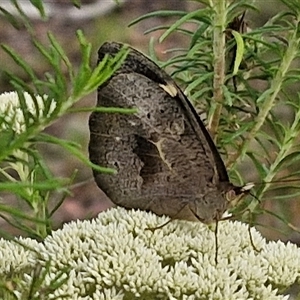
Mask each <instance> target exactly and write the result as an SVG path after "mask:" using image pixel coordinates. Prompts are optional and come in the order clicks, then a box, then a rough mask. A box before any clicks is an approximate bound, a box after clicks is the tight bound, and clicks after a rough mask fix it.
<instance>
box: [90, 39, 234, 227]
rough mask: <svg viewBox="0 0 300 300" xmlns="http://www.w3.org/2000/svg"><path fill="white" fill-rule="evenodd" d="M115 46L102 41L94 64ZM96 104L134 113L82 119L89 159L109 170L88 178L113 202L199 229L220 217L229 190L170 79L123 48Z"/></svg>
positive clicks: (209, 146)
mask: <svg viewBox="0 0 300 300" xmlns="http://www.w3.org/2000/svg"><path fill="white" fill-rule="evenodd" d="M121 47H122V45H121V44H118V43H105V44H104V45H103V46H102V47H101V48H100V50H99V60H101V59H103V57H104V55H105V54H110V55H115V54H116V53H117V52H118V51H119V50H120V49H121ZM97 106H106V107H123V108H137V111H138V112H137V113H135V114H131V115H127V114H126V115H125V114H116V113H115V114H112V113H98V112H93V113H92V115H91V117H90V123H89V125H90V131H91V138H90V144H89V152H90V159H91V161H92V162H94V163H95V164H98V165H100V166H105V167H110V168H114V169H116V170H117V174H116V175H107V174H101V173H97V172H94V176H95V180H96V182H97V184H98V186H99V187H100V188H101V189H102V190H103V191H104V192H105V193H106V194H107V195H108V197H109V198H110V199H111V200H112V201H113V202H114V203H115V204H117V205H120V206H124V207H127V208H139V209H143V210H151V211H153V212H154V213H156V214H159V215H162V214H166V215H169V216H171V217H176V218H182V219H187V220H196V219H198V220H201V221H203V222H206V223H209V222H212V221H213V220H217V219H219V218H220V216H221V215H222V214H223V212H224V211H225V210H226V208H227V206H228V201H227V200H226V197H225V194H226V192H228V191H229V190H230V189H233V185H231V183H230V182H229V180H228V175H227V172H226V169H225V167H224V164H223V161H222V159H221V157H220V155H219V153H218V152H217V149H216V147H215V145H214V143H213V141H212V140H211V138H210V136H209V133H208V132H207V131H206V129H205V127H204V125H203V123H202V122H201V120H200V118H199V117H198V115H197V114H196V112H195V110H194V109H193V107H192V105H191V104H190V103H189V101H188V99H187V98H186V97H185V96H184V94H183V93H182V91H181V90H180V89H179V88H178V87H177V85H176V84H175V82H174V81H173V80H172V79H171V77H169V76H168V75H167V74H166V73H165V72H164V71H163V70H161V69H160V68H159V67H158V66H157V65H156V64H155V63H153V62H152V61H151V60H149V59H147V58H146V57H145V56H144V55H142V54H141V53H139V52H138V51H136V50H134V49H131V50H130V53H129V55H128V56H127V58H126V60H125V62H124V64H123V66H122V67H121V68H120V69H119V70H118V71H117V72H116V73H115V74H114V75H113V76H112V77H111V78H110V79H109V80H108V81H107V82H106V83H105V84H104V85H102V86H100V87H99V89H98V103H97Z"/></svg>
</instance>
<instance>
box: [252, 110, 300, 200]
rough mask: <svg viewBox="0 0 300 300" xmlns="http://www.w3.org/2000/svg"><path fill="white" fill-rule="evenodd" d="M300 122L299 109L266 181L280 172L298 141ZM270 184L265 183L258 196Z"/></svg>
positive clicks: (269, 180)
mask: <svg viewBox="0 0 300 300" xmlns="http://www.w3.org/2000/svg"><path fill="white" fill-rule="evenodd" d="M299 122H300V110H298V111H297V113H296V115H295V118H294V122H293V124H292V126H291V128H289V129H287V130H286V131H285V136H284V139H283V141H282V143H281V145H282V146H281V148H280V149H279V152H278V155H277V157H276V159H275V161H274V162H273V163H272V165H271V166H270V168H269V172H268V174H267V176H266V177H265V178H264V181H265V182H271V181H272V180H273V178H274V177H275V176H276V174H277V173H278V170H279V167H280V164H281V162H282V161H283V159H284V158H285V157H286V156H287V155H289V154H290V150H291V148H292V147H293V145H294V144H295V143H297V142H298V137H299ZM268 188H269V184H266V185H263V186H262V187H261V188H260V189H259V190H258V191H257V193H256V197H257V198H258V199H261V198H262V196H263V194H264V193H265V192H266V191H267V190H268Z"/></svg>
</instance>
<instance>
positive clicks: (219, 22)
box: [208, 0, 226, 136]
mask: <svg viewBox="0 0 300 300" xmlns="http://www.w3.org/2000/svg"><path fill="white" fill-rule="evenodd" d="M212 5H213V7H214V9H215V17H214V24H213V27H214V31H213V53H214V63H213V65H214V80H213V101H214V104H215V105H216V106H215V109H214V111H213V113H212V115H211V117H210V119H209V122H208V128H209V130H210V133H211V135H212V136H215V135H216V132H217V130H218V125H219V120H220V115H221V112H222V107H223V98H224V97H223V85H224V80H225V48H226V47H225V29H226V1H225V0H221V1H220V0H213V1H212Z"/></svg>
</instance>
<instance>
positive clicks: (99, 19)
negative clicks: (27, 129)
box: [0, 0, 281, 238]
mask: <svg viewBox="0 0 300 300" xmlns="http://www.w3.org/2000/svg"><path fill="white" fill-rule="evenodd" d="M70 2H71V1H69V0H45V1H44V3H45V6H46V13H47V15H48V16H49V18H48V20H47V21H44V20H41V19H40V17H39V14H38V12H37V11H36V10H35V8H33V7H32V6H31V4H30V2H29V1H27V0H23V1H19V3H20V4H21V5H22V8H23V9H24V10H25V11H26V14H27V15H28V16H30V18H31V20H32V22H33V24H34V28H35V33H36V36H37V38H38V39H39V40H41V41H42V42H45V43H46V42H47V32H48V31H51V32H53V33H54V35H55V36H56V38H57V39H58V41H59V42H60V43H61V45H62V46H63V48H64V50H65V51H66V53H67V54H68V56H69V58H70V60H71V62H72V63H74V64H75V65H76V64H79V63H80V61H79V59H80V55H79V49H78V42H77V39H76V35H75V31H76V30H77V29H82V30H83V32H84V34H85V35H86V37H87V39H88V40H89V41H90V42H91V43H92V44H93V53H94V55H93V57H94V61H93V64H94V65H96V62H97V50H98V48H99V47H100V45H101V44H102V43H103V42H104V41H107V40H114V41H120V42H125V43H128V44H130V45H132V46H133V47H135V48H137V49H139V50H141V51H142V52H145V53H147V49H148V44H149V40H150V37H154V38H158V37H159V36H160V34H161V33H162V32H155V33H151V34H148V35H144V32H145V31H146V30H148V29H150V28H152V27H155V26H159V25H163V24H170V23H171V22H172V19H167V18H159V17H156V18H151V19H147V20H145V21H143V22H141V23H138V24H136V25H134V26H132V27H128V24H129V23H130V22H131V21H132V20H134V19H136V18H138V17H140V16H141V15H143V14H146V13H149V12H152V11H156V10H185V11H192V10H193V9H194V8H198V7H199V5H200V4H199V3H197V2H195V1H194V2H192V1H185V0H168V1H161V0H152V1H149V0H124V1H120V2H119V4H116V2H115V1H113V0H82V1H81V2H82V7H81V9H77V8H75V7H74V6H73V5H72V4H71V3H70ZM258 5H259V7H260V11H258V12H250V13H247V15H246V22H247V24H248V26H249V27H250V28H251V27H252V28H255V27H257V26H260V25H262V24H264V23H265V22H266V21H267V20H268V19H269V17H270V16H273V15H274V14H276V12H278V11H280V9H281V6H280V3H279V2H277V1H276V0H267V1H258ZM0 6H1V7H3V8H5V9H6V10H8V11H10V12H11V13H12V14H14V13H15V11H14V9H13V7H12V6H11V4H10V1H9V0H2V1H1V4H0ZM0 42H1V43H4V44H8V45H10V46H11V47H13V48H14V49H15V50H16V51H17V52H18V53H19V54H21V55H22V56H23V58H24V59H25V60H26V61H27V62H28V63H29V64H30V65H31V66H33V68H34V69H35V70H37V71H38V72H39V73H40V74H41V76H42V74H44V73H45V72H46V71H47V67H48V66H47V65H45V63H44V61H43V60H42V59H41V57H40V56H39V54H38V53H37V52H36V51H35V48H34V46H33V45H32V44H31V41H30V39H29V36H28V34H27V33H26V29H25V28H19V30H16V29H15V28H14V27H13V26H12V25H10V24H9V23H7V22H5V21H4V20H2V19H0ZM187 42H188V40H186V39H185V38H184V37H183V36H175V35H174V36H173V35H171V36H170V37H169V38H168V39H167V40H166V41H165V42H164V43H163V44H156V46H155V50H156V53H157V56H158V57H159V58H160V59H161V60H164V57H166V55H167V54H166V53H164V51H165V49H167V48H170V47H174V46H178V47H179V46H180V47H182V46H184V45H186V44H187ZM0 58H1V59H0V93H2V92H5V91H10V90H11V89H12V88H11V86H10V84H9V82H8V79H7V78H6V77H5V75H4V74H3V72H2V70H3V69H10V70H11V71H12V72H14V73H17V74H18V76H21V77H22V76H23V79H25V80H26V77H24V76H25V75H24V74H22V73H20V70H19V69H18V68H17V67H16V65H15V63H14V62H12V61H11V59H10V58H9V57H8V56H7V55H6V54H5V53H4V52H3V51H2V50H0ZM18 72H19V73H18ZM95 103H96V93H94V94H92V95H89V96H88V97H86V98H85V99H82V101H80V102H79V103H78V104H77V107H91V106H94V105H95ZM88 117H89V113H76V114H69V115H68V116H64V118H62V119H60V120H59V121H58V122H56V123H55V124H53V125H52V126H51V127H49V128H47V129H46V131H47V133H50V134H52V135H55V136H57V137H61V138H64V139H70V140H74V141H76V142H78V143H80V144H81V145H82V149H83V152H84V153H85V154H86V155H88V153H87V145H88V141H89V131H88ZM40 148H41V151H42V152H43V154H44V157H45V158H46V161H47V163H48V165H49V166H50V167H51V169H52V171H53V173H54V174H56V175H57V177H71V176H72V174H73V173H74V170H78V171H77V176H76V178H75V181H74V187H73V188H72V190H71V192H72V194H71V195H69V196H67V198H66V200H65V201H64V202H63V204H62V206H61V207H60V208H59V209H58V211H57V212H56V213H55V214H54V228H58V227H61V225H62V224H63V223H64V222H67V221H70V220H76V219H86V218H90V217H93V216H95V215H97V214H98V213H99V212H101V211H103V210H105V209H107V208H108V207H110V206H112V203H111V202H110V201H109V200H108V199H107V198H106V197H105V195H104V194H103V193H102V192H101V191H100V190H99V189H98V187H97V186H96V184H95V183H94V181H93V176H92V171H91V170H90V168H88V167H86V166H85V165H83V164H82V163H81V162H79V161H78V160H76V159H75V158H74V157H71V156H70V155H69V154H68V153H66V152H64V151H63V150H62V149H61V148H59V147H55V146H51V147H50V146H49V145H48V144H47V146H46V147H45V146H43V145H41V146H40ZM3 199H4V200H5V201H6V202H8V203H12V204H13V203H14V201H15V199H12V198H10V196H9V195H3ZM53 201H54V202H55V199H53ZM0 226H1V228H2V229H3V230H4V229H7V230H11V233H13V234H18V232H17V231H15V229H13V228H9V225H7V224H6V223H5V222H4V221H3V220H1V219H0ZM268 235H269V238H276V234H274V233H268Z"/></svg>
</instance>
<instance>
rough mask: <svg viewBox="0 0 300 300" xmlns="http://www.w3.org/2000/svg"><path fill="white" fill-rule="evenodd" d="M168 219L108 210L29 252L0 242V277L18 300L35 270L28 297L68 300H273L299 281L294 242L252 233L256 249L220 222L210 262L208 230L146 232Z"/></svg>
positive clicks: (183, 225)
mask: <svg viewBox="0 0 300 300" xmlns="http://www.w3.org/2000/svg"><path fill="white" fill-rule="evenodd" d="M168 220H169V218H167V217H158V216H156V215H154V214H152V213H148V212H145V211H136V210H126V209H124V208H114V209H111V210H109V211H107V212H104V213H101V214H99V216H98V218H96V219H94V220H91V221H77V222H72V223H69V224H66V225H65V226H64V227H63V229H61V230H57V231H55V232H53V233H52V235H50V236H48V237H47V238H46V239H45V241H44V242H43V243H37V242H35V241H32V242H31V243H29V242H28V239H26V243H27V245H29V244H30V246H31V248H34V249H35V250H36V251H32V250H29V249H26V248H25V249H24V250H23V251H24V252H22V251H20V248H19V246H18V247H15V244H14V242H12V241H11V242H8V241H6V242H3V241H2V242H1V243H2V244H3V243H4V244H5V243H6V246H5V247H2V246H1V244H0V246H1V247H0V277H2V278H6V279H7V280H12V278H11V277H9V276H12V275H11V274H14V275H16V274H17V275H18V280H19V281H18V284H16V286H15V288H14V294H15V295H16V297H17V299H25V298H26V297H25V296H24V295H27V293H28V289H29V287H32V282H33V281H34V280H36V278H37V275H36V272H34V270H33V266H34V265H35V266H36V268H37V267H39V269H40V270H41V272H44V273H43V274H44V275H43V276H44V277H43V278H44V280H43V282H41V283H40V284H41V286H40V288H39V289H38V290H36V291H35V294H34V296H35V297H36V298H35V299H38V298H40V297H41V298H43V297H42V296H44V298H43V299H45V295H44V294H42V293H45V291H49V292H48V294H47V297H46V299H70V300H71V299H72V300H76V299H81V300H83V299H85V300H92V299H103V300H104V299H186V300H188V299H189V300H192V299H220V300H221V299H222V300H224V299H240V300H241V299H242V300H245V299H272V300H279V299H288V298H289V297H288V295H284V294H283V291H284V290H285V289H286V288H288V287H290V286H291V285H292V284H294V283H296V282H297V281H298V280H299V273H300V250H299V249H298V248H297V247H296V246H295V245H292V244H289V243H288V244H283V243H281V242H270V243H267V242H266V241H265V240H264V239H263V238H262V237H261V235H260V234H259V233H258V232H257V231H256V230H255V229H254V228H251V234H252V239H253V243H254V245H255V247H256V248H258V249H259V250H260V251H256V250H255V249H254V248H253V246H252V245H251V241H250V238H249V232H248V226H247V225H245V224H243V223H240V222H231V221H223V222H222V221H221V222H220V223H219V228H218V244H219V246H218V252H217V253H218V263H217V264H216V262H215V253H216V252H215V251H216V248H215V233H214V232H213V231H211V230H210V229H209V228H208V227H207V226H206V225H204V224H202V223H192V222H186V221H179V220H174V221H172V222H170V223H169V224H167V225H165V226H164V227H162V228H161V229H156V230H154V231H153V230H149V228H155V227H157V226H159V225H162V224H164V223H165V222H166V221H168ZM19 241H20V242H22V241H23V240H19ZM9 244H10V245H11V249H9V248H10V247H8V246H7V245H9ZM26 264H27V268H26ZM8 266H10V267H8ZM19 266H22V268H20V267H19ZM55 280H57V282H56V286H55V289H50V288H49V287H50V286H51V285H54V284H53V282H55ZM26 289H27V290H26Z"/></svg>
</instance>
